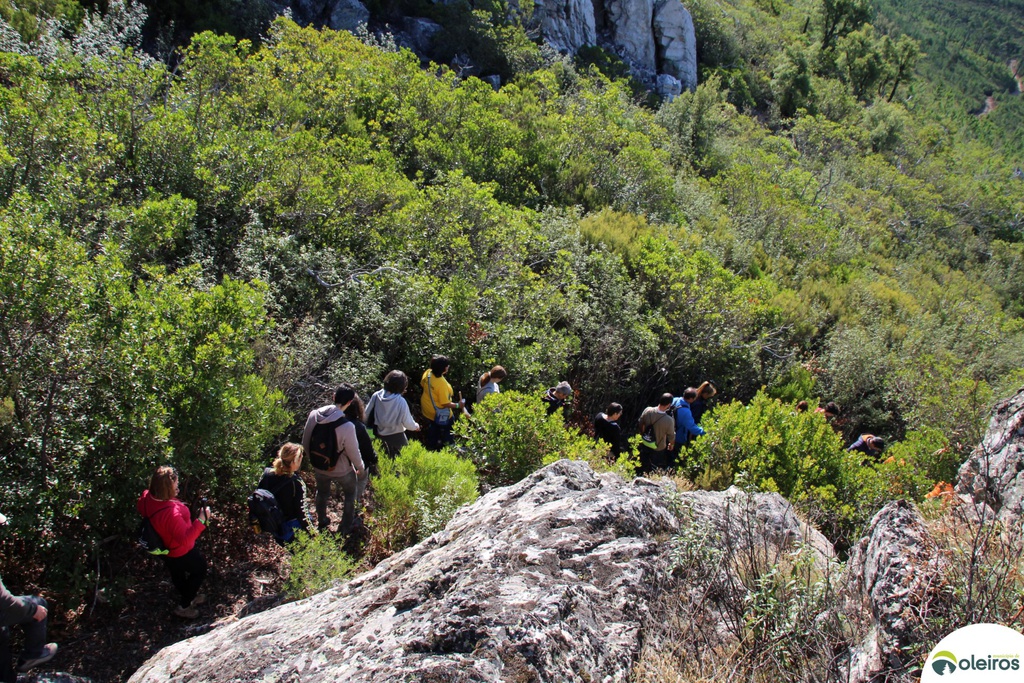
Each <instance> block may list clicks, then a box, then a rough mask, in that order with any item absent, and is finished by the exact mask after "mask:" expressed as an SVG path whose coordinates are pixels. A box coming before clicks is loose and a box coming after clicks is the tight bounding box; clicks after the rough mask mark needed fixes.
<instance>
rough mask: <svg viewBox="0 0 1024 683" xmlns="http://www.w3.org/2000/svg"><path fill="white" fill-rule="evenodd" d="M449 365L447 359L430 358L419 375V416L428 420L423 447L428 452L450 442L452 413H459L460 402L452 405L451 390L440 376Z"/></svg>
mask: <svg viewBox="0 0 1024 683" xmlns="http://www.w3.org/2000/svg"><path fill="white" fill-rule="evenodd" d="M450 366H451V364H450V362H449V361H448V357H447V356H434V357H433V358H431V359H430V367H429V368H427V371H426V372H424V373H423V377H422V378H421V379H420V386H421V387H423V395H422V396H420V410H421V411H422V412H423V417H425V418H427V419H428V420H430V424H428V425H427V439H426V446H427V448H429V449H430V450H432V451H436V450H440V449H441V447H443V446H447V445H448V444H450V443H454V439H453V438H452V425H453V424H455V414H454V412H453V411H455V410H459V409H460V408H461V407H462V404H463V403H464V401H459V402H458V403H456V402H455V401H454V400H452V399H453V397H454V396H455V391H454V390H453V389H452V385H451V384H449V383H448V380H446V379H445V378H444V375H445V374H446V373H447V372H448V370H449V368H450Z"/></svg>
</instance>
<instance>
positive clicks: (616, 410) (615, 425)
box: [594, 403, 622, 457]
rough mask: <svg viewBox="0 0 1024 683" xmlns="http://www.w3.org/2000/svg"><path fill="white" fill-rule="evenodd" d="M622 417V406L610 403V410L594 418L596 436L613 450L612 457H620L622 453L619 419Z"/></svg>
mask: <svg viewBox="0 0 1024 683" xmlns="http://www.w3.org/2000/svg"><path fill="white" fill-rule="evenodd" d="M620 417H622V406H621V405H619V404H618V403H609V404H608V409H607V410H605V411H604V412H603V413H598V414H597V415H596V416H595V417H594V435H595V436H596V437H597V438H598V439H599V440H600V441H604V442H605V443H606V444H608V446H609V447H610V448H611V451H612V455H614V456H616V457H618V456H619V454H620V453H622V427H620V426H619V418H620Z"/></svg>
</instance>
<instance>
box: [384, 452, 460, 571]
mask: <svg viewBox="0 0 1024 683" xmlns="http://www.w3.org/2000/svg"><path fill="white" fill-rule="evenodd" d="M371 488H372V491H373V510H372V513H371V515H370V520H369V522H368V523H367V524H368V526H369V527H370V533H371V534H372V535H373V541H374V543H375V545H376V546H377V548H378V549H380V550H382V551H384V552H387V553H391V552H395V551H397V550H401V549H402V548H405V547H407V546H410V545H413V544H414V543H417V542H419V541H421V540H423V539H424V538H426V537H427V536H429V535H430V534H432V533H434V532H435V531H438V530H440V529H442V528H444V525H445V524H447V523H448V521H449V520H450V519H451V518H452V515H454V514H455V511H456V510H458V509H459V507H461V506H462V505H465V504H466V503H472V502H473V501H474V500H476V498H477V495H478V491H477V475H476V468H475V467H474V466H473V463H472V462H470V461H468V460H465V459H463V458H460V457H458V456H457V455H455V454H454V453H452V452H451V451H449V450H440V451H428V450H427V449H426V448H424V447H423V444H421V443H420V442H418V441H413V442H411V443H410V444H409V445H408V446H406V447H405V448H403V449H402V452H401V453H400V454H399V455H398V457H397V458H388V457H382V458H381V459H380V475H379V476H377V477H375V478H374V479H373V482H372V484H371Z"/></svg>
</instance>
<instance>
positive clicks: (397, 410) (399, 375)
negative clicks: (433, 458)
mask: <svg viewBox="0 0 1024 683" xmlns="http://www.w3.org/2000/svg"><path fill="white" fill-rule="evenodd" d="M408 386H409V378H408V377H406V375H405V373H404V372H402V371H401V370H392V371H391V372H389V373H388V374H387V377H385V378H384V388H383V389H381V390H380V391H378V392H377V393H375V394H374V395H373V396H371V397H370V402H369V403H367V404H366V424H368V425H372V426H373V431H374V433H375V434H376V435H377V437H378V438H379V439H380V440H381V441H383V442H384V448H385V450H387V453H388V455H390V456H391V457H392V458H394V457H397V456H398V454H399V453H400V452H401V451H402V449H403V448H404V447H405V446H406V445H407V444H408V443H409V437H407V436H406V435H405V433H406V431H410V432H418V431H419V429H420V425H419V423H418V422H416V420H415V419H414V418H413V416H412V412H411V411H410V410H409V403H408V402H407V401H406V400H405V398H404V397H403V396H402V394H404V393H405V389H406V387H408Z"/></svg>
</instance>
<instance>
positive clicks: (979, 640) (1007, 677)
mask: <svg viewBox="0 0 1024 683" xmlns="http://www.w3.org/2000/svg"><path fill="white" fill-rule="evenodd" d="M1021 680H1024V635H1022V634H1020V633H1018V632H1017V631H1014V630H1013V629H1012V628H1007V627H1005V626H1000V625H998V624H974V625H972V626H964V627H963V628H960V629H957V630H955V631H953V632H952V633H950V634H949V635H948V636H946V637H945V638H943V639H942V640H940V641H939V644H938V645H936V646H935V649H933V650H932V651H931V654H929V655H928V659H927V660H925V663H924V671H923V673H922V674H921V683H946V682H947V681H951V682H953V683H1000V682H1001V681H1015V682H1018V681H1021Z"/></svg>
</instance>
